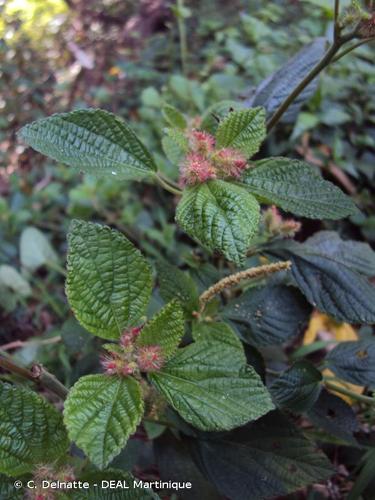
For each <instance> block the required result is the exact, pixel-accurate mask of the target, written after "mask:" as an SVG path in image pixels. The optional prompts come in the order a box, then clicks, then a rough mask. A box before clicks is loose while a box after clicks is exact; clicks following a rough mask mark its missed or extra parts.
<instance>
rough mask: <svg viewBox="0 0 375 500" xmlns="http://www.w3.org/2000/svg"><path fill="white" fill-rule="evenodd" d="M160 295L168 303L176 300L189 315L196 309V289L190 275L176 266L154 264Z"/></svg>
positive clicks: (160, 262)
mask: <svg viewBox="0 0 375 500" xmlns="http://www.w3.org/2000/svg"><path fill="white" fill-rule="evenodd" d="M156 270H157V273H158V281H159V287H160V295H161V297H162V298H163V299H164V300H165V301H166V302H169V301H170V300H172V299H177V300H178V301H179V302H180V303H181V306H182V308H183V309H184V311H185V312H186V313H187V314H188V315H189V314H191V312H192V311H194V310H197V308H198V289H197V285H196V284H195V282H194V280H193V279H192V278H191V276H190V274H189V273H187V272H186V271H181V269H178V267H176V266H172V265H171V264H168V263H167V262H162V261H159V262H158V263H157V264H156Z"/></svg>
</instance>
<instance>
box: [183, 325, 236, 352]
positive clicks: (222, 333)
mask: <svg viewBox="0 0 375 500" xmlns="http://www.w3.org/2000/svg"><path fill="white" fill-rule="evenodd" d="M233 333H234V332H233V330H232V328H231V327H230V326H229V325H227V324H226V323H201V322H200V323H196V324H194V325H193V331H192V335H193V339H194V340H205V339H207V337H208V338H212V336H213V335H215V336H216V337H217V338H219V340H220V339H221V338H225V337H227V336H229V337H232V340H233V344H234V345H235V343H236V344H237V345H238V348H239V347H240V346H241V343H240V341H239V340H238V339H237V340H236V341H235V340H234V338H233V337H234V335H233Z"/></svg>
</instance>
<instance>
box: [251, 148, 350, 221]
mask: <svg viewBox="0 0 375 500" xmlns="http://www.w3.org/2000/svg"><path fill="white" fill-rule="evenodd" d="M242 182H243V183H244V184H245V185H246V186H247V187H248V189H249V191H250V192H251V193H252V194H254V195H255V196H257V197H259V198H260V199H261V201H263V202H265V203H274V204H275V205H278V206H279V207H281V208H282V209H283V210H286V211H287V212H292V213H294V214H296V215H301V216H303V217H309V218H311V219H340V218H342V217H346V216H348V215H350V214H353V213H355V212H356V210H357V209H356V206H355V205H354V203H353V201H352V200H351V198H350V197H349V196H346V195H345V194H344V193H343V192H342V191H341V190H340V189H339V188H338V187H337V186H335V185H334V184H332V183H331V182H328V181H326V180H324V179H323V178H322V177H321V176H320V175H319V174H318V173H317V171H316V169H314V167H312V166H310V165H308V164H307V163H305V162H303V161H300V160H290V159H289V158H282V157H276V158H267V159H265V160H261V161H258V162H256V166H255V168H251V169H248V170H246V171H245V173H244V176H243V179H242Z"/></svg>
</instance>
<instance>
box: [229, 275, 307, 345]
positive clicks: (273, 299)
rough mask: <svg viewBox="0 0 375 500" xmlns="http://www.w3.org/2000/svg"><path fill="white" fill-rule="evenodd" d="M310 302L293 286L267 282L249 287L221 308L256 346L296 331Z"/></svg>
mask: <svg viewBox="0 0 375 500" xmlns="http://www.w3.org/2000/svg"><path fill="white" fill-rule="evenodd" d="M311 309H312V308H311V306H310V305H309V304H308V303H307V301H306V300H305V299H304V297H303V295H302V294H301V293H300V292H299V291H298V290H297V289H295V288H293V287H288V286H285V285H273V284H271V283H270V284H269V285H267V286H265V287H257V288H251V289H249V290H247V291H246V292H245V293H243V294H242V295H241V296H240V297H239V298H238V299H235V300H232V301H230V302H229V304H228V305H227V306H226V307H225V308H224V309H223V312H222V314H223V316H224V318H226V319H228V320H230V321H233V322H234V323H235V324H236V325H237V326H238V327H239V331H240V332H241V335H242V336H243V337H244V338H245V339H246V341H247V342H250V343H252V344H254V345H255V346H266V345H277V344H282V343H283V342H287V341H289V340H291V339H292V338H295V337H297V335H299V334H300V333H301V332H302V330H303V328H304V326H305V325H306V323H307V321H308V318H309V316H310V313H311Z"/></svg>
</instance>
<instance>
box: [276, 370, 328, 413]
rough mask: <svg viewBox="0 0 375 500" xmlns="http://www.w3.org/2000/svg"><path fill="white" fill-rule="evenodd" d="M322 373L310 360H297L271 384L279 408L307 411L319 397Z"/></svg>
mask: <svg viewBox="0 0 375 500" xmlns="http://www.w3.org/2000/svg"><path fill="white" fill-rule="evenodd" d="M321 380H322V375H321V373H320V371H319V370H317V369H316V368H315V366H314V365H312V364H311V363H309V362H308V361H297V363H294V365H293V366H291V367H290V368H288V369H287V370H285V372H283V373H282V374H281V375H280V376H279V377H278V378H277V379H275V380H274V381H273V382H272V384H271V386H270V392H271V394H272V397H273V400H274V401H275V403H276V404H277V406H278V407H279V408H282V409H287V410H292V411H296V412H302V411H306V410H308V409H309V408H311V406H312V405H313V404H314V403H315V401H316V400H317V399H318V397H319V394H320V390H321V384H320V382H321Z"/></svg>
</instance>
